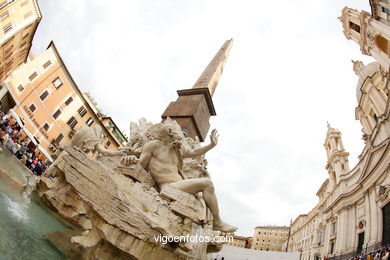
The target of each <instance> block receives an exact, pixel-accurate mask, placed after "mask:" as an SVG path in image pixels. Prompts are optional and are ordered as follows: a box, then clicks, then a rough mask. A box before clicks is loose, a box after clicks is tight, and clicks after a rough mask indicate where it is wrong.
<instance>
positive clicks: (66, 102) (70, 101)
mask: <svg viewBox="0 0 390 260" xmlns="http://www.w3.org/2000/svg"><path fill="white" fill-rule="evenodd" d="M72 101H73V98H72V97H69V98H68V99H67V100H66V101H65V105H67V106H69V105H70V103H72Z"/></svg>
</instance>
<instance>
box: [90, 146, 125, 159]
mask: <svg viewBox="0 0 390 260" xmlns="http://www.w3.org/2000/svg"><path fill="white" fill-rule="evenodd" d="M95 148H96V150H97V151H98V152H99V153H101V154H102V155H104V156H115V155H125V154H126V153H124V152H122V151H114V150H108V149H106V148H104V147H103V145H102V144H100V143H99V144H96V146H95Z"/></svg>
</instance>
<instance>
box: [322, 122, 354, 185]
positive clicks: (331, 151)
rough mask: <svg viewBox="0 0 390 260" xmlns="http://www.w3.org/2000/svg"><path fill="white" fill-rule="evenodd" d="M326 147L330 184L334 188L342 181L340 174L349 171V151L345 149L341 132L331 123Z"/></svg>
mask: <svg viewBox="0 0 390 260" xmlns="http://www.w3.org/2000/svg"><path fill="white" fill-rule="evenodd" d="M324 147H325V150H326V155H327V159H328V162H327V164H326V167H325V168H326V169H327V170H328V173H329V184H330V186H331V189H333V188H334V187H335V186H336V185H337V184H338V183H339V182H340V176H341V175H342V174H345V173H347V172H349V162H348V156H349V153H348V152H346V151H345V149H344V145H343V142H342V139H341V132H340V131H339V130H337V129H335V128H333V127H331V125H330V124H329V123H328V132H327V133H326V138H325V143H324Z"/></svg>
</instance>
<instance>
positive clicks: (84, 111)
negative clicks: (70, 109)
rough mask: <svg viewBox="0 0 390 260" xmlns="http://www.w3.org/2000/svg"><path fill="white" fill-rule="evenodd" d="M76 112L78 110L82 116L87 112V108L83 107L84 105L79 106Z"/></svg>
mask: <svg viewBox="0 0 390 260" xmlns="http://www.w3.org/2000/svg"><path fill="white" fill-rule="evenodd" d="M78 112H79V114H80V116H81V117H83V116H85V114H86V113H87V110H86V109H85V107H80V108H79V110H78Z"/></svg>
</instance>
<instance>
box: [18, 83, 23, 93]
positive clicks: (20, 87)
mask: <svg viewBox="0 0 390 260" xmlns="http://www.w3.org/2000/svg"><path fill="white" fill-rule="evenodd" d="M18 90H19V92H22V91H23V90H24V87H23V85H22V84H20V85H19V86H18Z"/></svg>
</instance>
